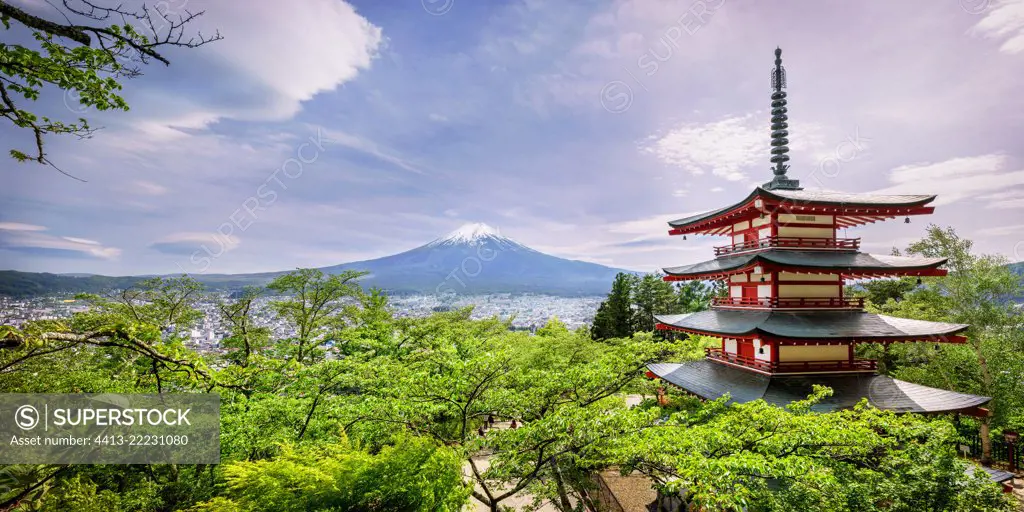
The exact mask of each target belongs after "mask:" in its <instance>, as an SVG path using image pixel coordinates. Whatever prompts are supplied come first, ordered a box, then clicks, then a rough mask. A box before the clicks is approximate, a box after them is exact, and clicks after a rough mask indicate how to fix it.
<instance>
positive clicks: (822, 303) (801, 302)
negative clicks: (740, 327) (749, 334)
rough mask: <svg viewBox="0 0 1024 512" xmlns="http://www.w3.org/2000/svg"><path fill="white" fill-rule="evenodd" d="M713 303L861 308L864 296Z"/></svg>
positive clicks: (735, 299) (720, 301)
mask: <svg viewBox="0 0 1024 512" xmlns="http://www.w3.org/2000/svg"><path fill="white" fill-rule="evenodd" d="M711 304H712V305H714V306H725V307H760V308H793V309H801V308H839V309H861V308H863V307H864V297H714V298H713V299H711Z"/></svg>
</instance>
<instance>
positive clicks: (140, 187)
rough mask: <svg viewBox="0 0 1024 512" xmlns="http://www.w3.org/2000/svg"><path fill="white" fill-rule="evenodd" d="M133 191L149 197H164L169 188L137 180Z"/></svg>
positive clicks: (133, 184)
mask: <svg viewBox="0 0 1024 512" xmlns="http://www.w3.org/2000/svg"><path fill="white" fill-rule="evenodd" d="M132 190H133V191H135V192H136V193H139V194H144V195H147V196H162V195H164V194H166V193H167V187H164V186H162V185H157V184H156V183H153V182H150V181H142V180H137V181H135V182H134V183H132Z"/></svg>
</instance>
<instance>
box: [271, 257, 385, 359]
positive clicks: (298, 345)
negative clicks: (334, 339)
mask: <svg viewBox="0 0 1024 512" xmlns="http://www.w3.org/2000/svg"><path fill="white" fill-rule="evenodd" d="M364 275H366V272H356V271H353V270H346V271H344V272H341V273H340V274H334V275H325V274H324V273H323V272H321V271H319V270H316V269H309V268H306V269H299V270H297V271H295V272H290V273H288V274H285V275H283V276H281V277H278V278H277V279H274V280H273V281H271V282H270V284H268V285H267V289H268V290H270V291H273V292H275V293H277V294H280V295H288V296H289V297H288V298H286V299H282V300H275V301H273V302H272V303H271V307H272V308H273V310H274V311H275V312H276V313H277V314H278V316H280V317H281V318H283V319H284V320H286V321H287V322H288V323H290V324H291V325H292V327H293V328H294V329H295V337H294V339H293V340H291V343H289V344H288V345H287V350H288V352H289V353H290V354H292V355H293V357H294V358H295V361H297V362H299V363H309V362H312V361H315V360H316V359H317V358H319V357H321V355H322V350H321V348H320V346H321V345H322V344H323V342H324V341H326V340H325V339H324V336H325V335H326V334H327V333H328V332H330V330H331V326H332V323H333V322H335V321H336V320H337V318H336V317H337V315H339V314H340V313H341V312H342V311H343V310H344V309H345V306H346V303H345V302H344V301H345V300H346V299H349V300H354V299H355V298H357V297H358V296H359V295H360V293H361V290H360V288H359V285H358V284H357V281H356V280H357V279H359V278H360V277H362V276H364Z"/></svg>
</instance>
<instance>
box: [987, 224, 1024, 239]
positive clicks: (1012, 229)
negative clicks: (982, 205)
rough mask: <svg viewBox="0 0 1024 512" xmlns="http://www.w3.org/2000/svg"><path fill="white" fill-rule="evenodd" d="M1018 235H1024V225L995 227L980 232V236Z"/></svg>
mask: <svg viewBox="0 0 1024 512" xmlns="http://www.w3.org/2000/svg"><path fill="white" fill-rule="evenodd" d="M1016 233H1024V224H1016V225H1012V226H995V227H991V228H984V229H979V230H978V234H979V235H981V236H1008V235H1013V234H1016Z"/></svg>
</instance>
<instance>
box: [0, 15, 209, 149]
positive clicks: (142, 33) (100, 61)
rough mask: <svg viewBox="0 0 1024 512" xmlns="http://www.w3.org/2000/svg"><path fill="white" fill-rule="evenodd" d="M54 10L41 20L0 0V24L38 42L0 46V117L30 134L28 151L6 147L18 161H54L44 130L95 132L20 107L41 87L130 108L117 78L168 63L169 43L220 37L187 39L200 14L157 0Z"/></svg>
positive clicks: (191, 44)
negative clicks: (150, 3) (20, 30)
mask: <svg viewBox="0 0 1024 512" xmlns="http://www.w3.org/2000/svg"><path fill="white" fill-rule="evenodd" d="M54 9H55V10H56V11H58V14H59V15H60V17H59V18H56V17H55V19H46V18H43V17H39V16H36V15H33V14H31V13H29V12H27V11H25V10H24V9H21V8H20V7H17V6H15V5H12V4H11V3H10V2H8V1H5V0H0V25H2V29H3V30H5V31H7V32H9V33H12V34H13V28H15V27H24V28H25V29H28V30H29V31H30V32H31V34H32V37H33V39H34V41H35V44H33V45H28V46H26V45H22V44H0V116H2V117H4V118H6V119H7V120H9V121H10V122H11V123H12V124H13V125H14V126H17V127H18V128H24V129H26V130H29V131H30V132H31V133H32V137H33V147H32V149H14V148H12V149H11V150H10V154H11V156H12V157H14V158H15V159H16V160H19V161H27V160H34V161H37V162H39V163H46V164H50V165H53V164H52V163H51V162H50V161H49V160H48V159H47V157H46V151H45V146H44V139H45V137H46V136H47V135H51V134H73V135H76V136H78V137H80V138H85V137H89V136H90V135H91V134H92V133H93V129H92V128H91V127H90V126H89V123H88V121H86V119H85V118H79V119H77V120H76V121H74V122H66V121H61V120H58V119H51V118H49V117H46V116H40V115H38V114H35V113H33V112H32V111H30V110H27V109H25V108H23V106H21V103H22V102H23V101H35V100H38V99H39V97H40V95H41V93H42V92H43V89H44V87H45V86H53V87H56V88H57V89H58V90H60V91H62V92H64V93H65V98H68V97H71V96H74V97H75V98H76V101H77V103H79V104H80V106H81V107H82V108H95V109H97V110H110V109H117V110H128V104H127V103H126V102H125V100H124V98H122V97H121V96H120V95H119V93H118V92H119V91H120V89H121V83H120V80H123V79H130V78H135V77H137V76H139V75H141V74H142V72H141V67H142V66H145V65H147V64H149V63H150V62H152V61H158V62H161V63H163V64H170V61H169V60H168V59H167V57H165V56H164V54H163V53H162V52H163V51H164V50H165V49H166V48H169V47H187V48H195V47H198V46H202V45H204V44H206V43H208V42H211V41H214V40H217V39H220V34H215V35H213V36H212V37H204V36H203V35H202V34H197V35H196V36H194V37H188V36H186V35H185V27H186V25H188V24H189V23H190V22H191V21H192V20H194V19H195V18H196V17H197V16H201V15H202V14H203V13H202V12H197V13H195V14H193V13H190V12H188V11H185V12H183V13H176V12H172V9H170V8H169V7H168V5H167V4H166V3H162V2H158V3H156V4H155V5H153V6H146V5H143V6H142V7H140V8H139V9H138V10H130V9H127V8H125V7H124V6H123V4H112V5H104V4H103V3H102V2H96V1H93V0H76V1H73V0H65V1H64V2H63V4H62V5H61V7H56V6H54ZM113 20H120V21H121V22H122V23H121V24H117V23H111V21H113Z"/></svg>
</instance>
